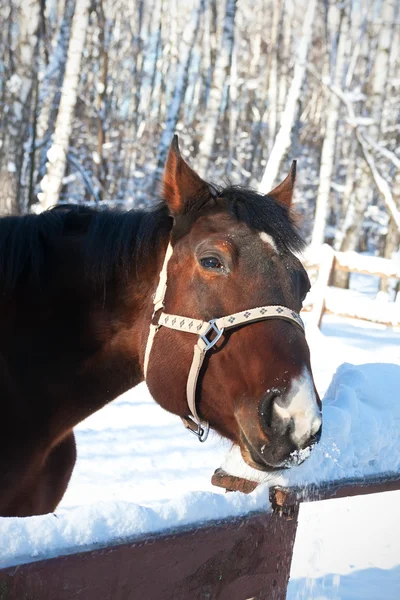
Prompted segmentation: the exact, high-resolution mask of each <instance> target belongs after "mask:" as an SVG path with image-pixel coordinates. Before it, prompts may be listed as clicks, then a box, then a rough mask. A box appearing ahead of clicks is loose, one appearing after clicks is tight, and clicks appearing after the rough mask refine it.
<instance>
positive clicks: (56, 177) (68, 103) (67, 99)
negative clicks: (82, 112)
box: [38, 0, 90, 210]
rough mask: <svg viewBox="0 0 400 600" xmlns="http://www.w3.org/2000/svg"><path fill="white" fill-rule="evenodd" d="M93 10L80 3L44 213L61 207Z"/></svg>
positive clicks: (41, 198)
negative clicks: (81, 72)
mask: <svg viewBox="0 0 400 600" xmlns="http://www.w3.org/2000/svg"><path fill="white" fill-rule="evenodd" d="M89 6H90V0H76V6H75V14H74V18H73V21H72V28H71V39H70V43H69V47H68V58H67V64H66V68H65V76H64V82H63V87H62V93H61V100H60V106H59V110H58V115H57V120H56V125H55V132H54V137H53V143H52V145H51V147H50V148H49V151H48V153H47V155H48V160H49V162H48V164H47V173H46V175H45V177H44V178H43V180H42V182H41V187H42V190H43V191H42V192H41V193H40V194H39V195H38V198H39V202H40V205H41V209H42V210H46V209H48V208H50V207H51V206H53V205H55V204H57V202H58V199H59V195H60V192H61V187H62V183H63V177H64V174H65V168H66V164H67V154H68V148H69V140H70V135H71V128H72V120H73V117H74V110H75V105H76V99H77V95H78V86H79V81H80V68H81V60H82V54H83V49H84V44H85V36H86V30H87V26H88V20H89Z"/></svg>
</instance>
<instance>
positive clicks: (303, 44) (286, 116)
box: [259, 0, 317, 194]
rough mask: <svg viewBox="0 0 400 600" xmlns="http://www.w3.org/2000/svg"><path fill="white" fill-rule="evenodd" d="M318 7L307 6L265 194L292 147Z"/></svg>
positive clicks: (263, 188)
mask: <svg viewBox="0 0 400 600" xmlns="http://www.w3.org/2000/svg"><path fill="white" fill-rule="evenodd" d="M316 5H317V2H316V0H309V2H308V5H307V12H306V15H305V17H304V22H303V29H302V33H301V39H300V43H299V49H298V53H297V57H296V62H295V67H294V74H293V79H292V82H291V85H290V88H289V92H288V96H287V99H286V107H285V110H284V111H283V114H282V118H281V125H280V128H279V132H278V135H277V136H276V140H275V142H274V145H273V147H272V150H271V154H270V156H269V159H268V162H267V166H266V168H265V172H264V175H263V177H262V180H261V183H260V186H259V191H260V192H261V193H263V194H266V193H268V192H269V191H270V190H271V189H272V188H273V183H274V181H275V179H276V177H277V175H278V172H279V167H280V164H281V162H282V160H283V158H284V156H285V154H286V152H287V150H288V148H289V146H290V134H291V131H292V129H293V126H294V123H295V120H296V109H297V103H298V100H299V96H300V91H301V86H302V84H303V81H304V74H305V70H306V60H307V54H308V49H309V47H310V42H311V38H312V30H313V24H314V17H315V9H316Z"/></svg>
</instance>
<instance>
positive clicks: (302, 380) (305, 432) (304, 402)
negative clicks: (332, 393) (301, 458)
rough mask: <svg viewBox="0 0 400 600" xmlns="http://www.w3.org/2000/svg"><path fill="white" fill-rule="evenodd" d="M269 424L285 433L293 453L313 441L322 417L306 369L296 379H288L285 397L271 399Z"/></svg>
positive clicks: (316, 435)
mask: <svg viewBox="0 0 400 600" xmlns="http://www.w3.org/2000/svg"><path fill="white" fill-rule="evenodd" d="M272 422H273V423H274V425H275V428H277V429H278V430H281V431H286V432H288V435H289V438H290V441H291V442H292V444H293V445H294V446H295V448H296V449H297V450H302V449H303V448H306V447H307V446H309V445H310V444H311V443H312V442H313V441H317V437H318V435H319V433H320V430H321V425H322V415H321V410H320V408H319V405H318V400H317V396H316V394H315V388H314V384H313V380H312V377H311V374H310V372H309V370H308V369H307V368H306V367H304V368H303V370H302V372H301V374H300V375H299V376H298V377H295V378H293V379H292V381H291V383H290V387H289V389H288V390H287V392H286V393H285V395H284V396H277V397H276V398H275V399H274V402H273V406H272Z"/></svg>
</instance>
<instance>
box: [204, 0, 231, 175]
mask: <svg viewBox="0 0 400 600" xmlns="http://www.w3.org/2000/svg"><path fill="white" fill-rule="evenodd" d="M236 5H237V0H226V10H225V20H224V29H223V33H222V40H221V49H220V52H219V54H218V55H217V61H216V64H215V69H214V78H213V85H212V87H211V91H210V97H209V101H208V106H207V113H206V115H207V116H206V119H205V127H204V131H203V138H202V141H201V143H200V159H199V168H198V172H199V174H200V175H201V176H202V177H205V175H206V172H207V168H208V164H209V162H210V160H211V159H212V152H213V148H214V142H215V137H216V131H217V126H218V122H219V117H220V109H221V106H222V103H223V99H224V90H225V84H226V82H227V80H228V79H229V76H230V71H231V64H232V52H233V45H234V41H235V16H236Z"/></svg>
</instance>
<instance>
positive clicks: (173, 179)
mask: <svg viewBox="0 0 400 600" xmlns="http://www.w3.org/2000/svg"><path fill="white" fill-rule="evenodd" d="M163 192H164V193H163V197H164V199H165V202H166V203H167V205H168V208H169V210H170V213H171V215H172V216H177V215H180V214H183V213H185V212H188V211H189V210H190V205H191V204H192V203H193V202H194V200H195V199H196V198H198V197H199V195H202V194H207V193H209V187H208V185H207V183H206V182H205V181H203V179H201V177H199V176H198V175H197V173H195V172H194V171H193V169H191V168H190V167H189V165H188V164H187V163H186V162H185V161H184V160H183V158H182V155H181V153H180V151H179V145H178V136H177V135H174V137H173V140H172V142H171V145H170V147H169V152H168V158H167V162H166V165H165V171H164V178H163Z"/></svg>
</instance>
